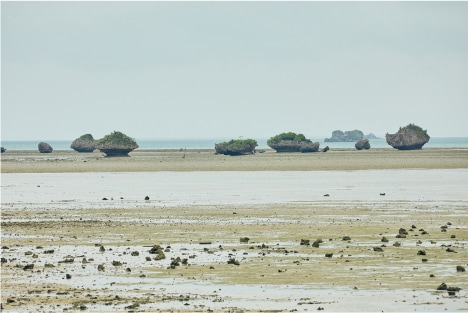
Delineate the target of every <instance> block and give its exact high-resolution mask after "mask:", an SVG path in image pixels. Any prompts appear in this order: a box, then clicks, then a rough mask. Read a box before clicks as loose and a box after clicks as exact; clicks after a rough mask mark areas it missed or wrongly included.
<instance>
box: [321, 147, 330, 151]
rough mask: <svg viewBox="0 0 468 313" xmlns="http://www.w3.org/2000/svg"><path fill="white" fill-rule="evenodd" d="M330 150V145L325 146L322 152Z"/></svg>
mask: <svg viewBox="0 0 468 313" xmlns="http://www.w3.org/2000/svg"><path fill="white" fill-rule="evenodd" d="M328 150H330V147H329V146H326V147H325V148H323V149H322V152H327V151H328Z"/></svg>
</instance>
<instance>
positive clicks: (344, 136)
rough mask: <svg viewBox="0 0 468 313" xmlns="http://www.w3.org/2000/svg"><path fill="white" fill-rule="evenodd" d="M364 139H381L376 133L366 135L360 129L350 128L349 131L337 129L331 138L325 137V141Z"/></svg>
mask: <svg viewBox="0 0 468 313" xmlns="http://www.w3.org/2000/svg"><path fill="white" fill-rule="evenodd" d="M362 139H381V138H379V137H377V136H376V135H374V134H373V133H369V134H368V135H364V133H363V132H362V131H360V130H359V129H355V130H348V131H345V132H343V131H341V130H335V131H333V132H332V136H331V138H325V140H324V141H325V142H356V141H359V140H362Z"/></svg>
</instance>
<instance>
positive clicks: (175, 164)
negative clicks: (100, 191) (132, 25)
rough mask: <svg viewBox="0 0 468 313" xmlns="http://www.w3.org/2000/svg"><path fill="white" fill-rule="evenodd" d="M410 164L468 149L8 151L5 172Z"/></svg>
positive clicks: (446, 164) (460, 158)
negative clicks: (222, 152)
mask: <svg viewBox="0 0 468 313" xmlns="http://www.w3.org/2000/svg"><path fill="white" fill-rule="evenodd" d="M410 168H423V169H434V168H468V149H422V150H413V151H398V150H395V149H371V150H365V151H357V150H351V149H349V150H330V151H328V152H326V153H323V152H315V153H276V152H275V151H273V150H265V152H264V153H256V154H254V155H245V156H225V155H216V154H215V153H214V150H187V151H179V150H166V151H161V150H135V151H134V152H131V153H130V157H111V158H108V157H104V155H103V154H102V153H100V152H98V151H95V152H93V153H78V152H75V151H53V152H52V153H50V154H41V153H39V152H37V151H7V152H5V153H3V154H2V169H1V170H2V173H43V172H54V173H57V172H154V171H264V170H266V171H313V170H362V169H410Z"/></svg>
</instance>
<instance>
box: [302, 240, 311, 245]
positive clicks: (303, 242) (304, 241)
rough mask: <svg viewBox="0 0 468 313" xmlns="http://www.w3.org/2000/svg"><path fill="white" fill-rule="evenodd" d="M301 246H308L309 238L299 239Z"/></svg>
mask: <svg viewBox="0 0 468 313" xmlns="http://www.w3.org/2000/svg"><path fill="white" fill-rule="evenodd" d="M300 245H301V246H309V245H310V240H309V239H301V243H300Z"/></svg>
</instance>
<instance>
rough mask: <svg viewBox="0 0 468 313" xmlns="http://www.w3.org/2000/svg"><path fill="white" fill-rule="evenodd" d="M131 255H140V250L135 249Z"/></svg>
mask: <svg viewBox="0 0 468 313" xmlns="http://www.w3.org/2000/svg"><path fill="white" fill-rule="evenodd" d="M131 255H132V256H139V255H140V252H138V251H133V252H132V254H131Z"/></svg>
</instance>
